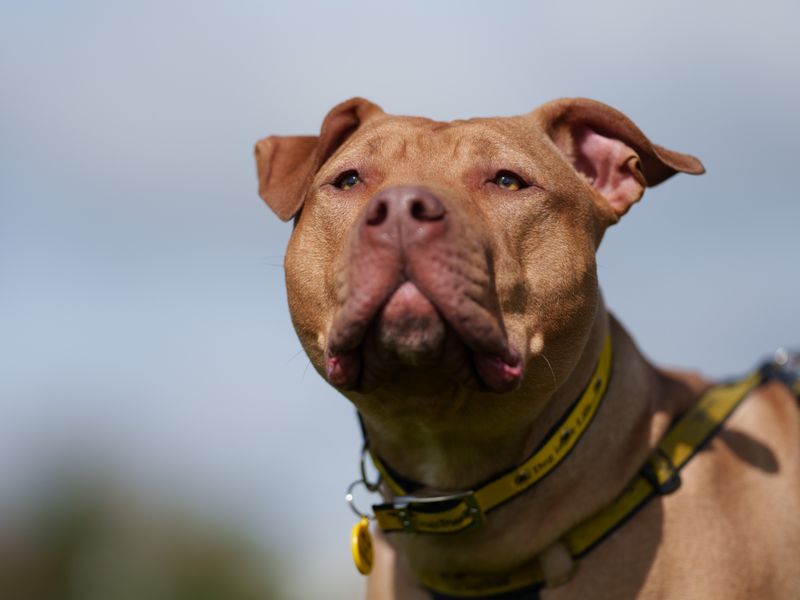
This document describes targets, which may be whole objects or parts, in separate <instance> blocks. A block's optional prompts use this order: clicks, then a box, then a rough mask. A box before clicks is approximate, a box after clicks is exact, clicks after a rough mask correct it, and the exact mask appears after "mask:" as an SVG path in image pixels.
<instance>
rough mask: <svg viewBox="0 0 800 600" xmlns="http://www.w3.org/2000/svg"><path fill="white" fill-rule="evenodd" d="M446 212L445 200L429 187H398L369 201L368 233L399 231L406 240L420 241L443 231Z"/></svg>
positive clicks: (366, 220) (366, 212)
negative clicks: (428, 188) (430, 190)
mask: <svg viewBox="0 0 800 600" xmlns="http://www.w3.org/2000/svg"><path fill="white" fill-rule="evenodd" d="M446 213H447V211H446V210H445V208H444V205H443V204H442V202H441V201H440V200H439V199H438V198H437V197H436V196H434V195H433V194H432V193H431V192H429V191H428V190H426V189H425V188H422V187H417V186H410V185H402V186H395V187H391V188H387V189H385V190H383V191H381V192H380V193H379V194H377V195H376V196H375V197H373V198H372V199H371V200H370V201H369V203H368V204H367V208H366V211H365V213H364V225H365V226H366V227H365V229H366V231H365V233H366V234H367V235H369V236H372V235H376V234H386V233H389V234H390V235H391V234H392V233H395V232H399V233H400V234H401V235H400V237H401V239H403V240H404V241H405V242H410V241H412V240H419V239H420V238H425V237H428V236H430V235H436V233H437V232H440V231H441V230H442V229H443V226H444V221H445V215H446Z"/></svg>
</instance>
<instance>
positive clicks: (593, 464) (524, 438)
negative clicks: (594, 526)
mask: <svg viewBox="0 0 800 600" xmlns="http://www.w3.org/2000/svg"><path fill="white" fill-rule="evenodd" d="M609 332H610V334H611V336H612V344H613V353H614V359H613V368H612V375H611V380H610V382H609V387H608V390H607V392H606V396H605V398H604V399H603V403H602V405H601V407H600V409H599V411H598V413H597V415H596V416H595V419H594V422H593V423H592V425H591V426H590V427H589V429H588V430H587V432H586V433H585V435H584V437H583V439H581V441H580V443H579V444H578V446H577V447H576V448H575V449H574V451H573V452H572V454H571V455H570V457H569V459H568V460H566V461H565V462H564V463H563V464H562V465H560V466H559V467H558V468H557V469H556V470H555V471H554V472H553V473H551V475H550V476H548V478H547V479H546V480H544V481H542V482H541V483H539V484H538V485H536V486H535V487H534V488H533V489H531V490H529V491H527V492H526V493H525V494H523V495H522V496H521V497H519V498H518V499H516V500H515V501H513V502H512V503H510V504H509V505H508V506H506V507H504V508H503V509H501V510H498V511H496V512H494V513H492V515H490V517H489V518H488V520H487V522H486V524H485V525H484V526H483V528H482V531H481V532H479V533H477V534H476V535H474V536H472V535H471V536H470V537H469V539H467V540H462V542H463V543H461V542H460V543H459V549H460V551H459V553H458V556H457V557H456V556H455V554H454V553H453V552H443V550H444V549H445V548H446V547H447V543H448V542H447V540H442V538H440V537H437V536H424V535H423V536H405V535H403V534H396V535H393V536H391V538H392V542H393V543H394V544H395V545H396V546H397V547H398V549H400V550H401V552H403V553H404V554H406V555H407V556H408V557H410V560H411V562H412V569H414V568H417V569H419V568H423V566H424V568H431V567H433V568H436V569H440V570H447V569H448V568H454V567H458V568H468V567H469V565H470V564H475V565H486V564H496V565H503V566H504V567H505V568H513V567H514V566H516V565H518V564H519V563H521V562H523V561H525V560H530V559H531V558H533V557H535V556H537V555H538V554H539V553H540V552H542V551H543V550H544V549H545V548H546V547H548V546H549V545H551V544H552V543H554V542H555V541H557V540H558V539H559V538H560V537H561V536H562V535H563V534H564V533H565V532H566V531H567V530H569V529H570V528H571V527H573V526H574V525H576V524H577V523H579V522H580V521H582V520H583V519H585V518H586V517H588V516H589V515H591V514H592V513H594V512H595V511H597V510H598V509H599V508H601V507H603V506H604V505H606V504H608V503H610V502H611V501H612V500H613V499H614V497H615V496H616V495H617V494H618V493H619V492H620V491H621V490H622V489H623V487H624V486H625V484H626V483H627V482H628V481H629V480H630V479H631V477H633V476H634V474H635V473H636V472H637V471H638V470H639V469H640V468H641V466H642V465H643V463H644V462H645V460H646V457H647V456H648V454H649V453H650V451H651V450H652V448H653V447H654V446H655V445H656V444H657V442H658V440H659V439H660V438H661V437H662V436H663V434H664V432H665V431H666V429H667V428H668V426H669V424H670V422H671V420H672V418H673V416H674V415H675V414H676V412H677V411H678V410H679V409H680V407H681V406H682V405H685V404H687V403H688V402H690V401H691V398H693V397H695V396H696V395H697V393H698V391H699V390H700V388H701V387H702V383H701V382H699V381H681V380H679V379H676V378H674V377H668V376H666V375H664V374H663V373H661V372H659V371H657V370H656V369H654V368H653V367H652V366H651V365H650V364H649V363H648V361H647V360H646V359H645V358H644V357H643V356H642V354H641V353H640V352H639V350H638V348H636V346H635V344H634V343H633V341H632V340H631V339H630V337H629V336H628V335H627V333H626V332H625V331H624V329H623V328H622V327H621V326H620V325H619V323H618V322H617V321H616V320H615V319H614V318H613V317H610V316H609V315H607V314H606V313H605V312H603V313H602V316H601V317H600V318H598V319H596V320H595V323H594V325H593V328H592V332H591V334H590V335H589V337H588V341H587V343H586V346H585V351H584V352H583V355H582V356H581V357H580V359H579V360H578V361H577V365H576V368H575V369H574V375H573V376H571V377H570V378H569V379H568V380H567V381H566V382H565V384H564V385H562V386H561V387H560V388H559V390H558V391H557V392H556V393H555V394H553V395H552V396H551V397H550V398H548V401H547V402H546V403H544V405H543V406H538V407H537V406H533V407H531V412H532V413H533V414H535V418H533V420H532V421H528V422H526V423H524V427H520V428H519V430H513V429H512V430H509V429H508V428H507V423H508V419H507V416H506V417H505V419H503V423H504V426H506V429H505V430H502V434H501V435H497V436H494V437H493V436H492V433H493V428H492V423H491V421H489V422H486V421H484V423H483V424H482V425H481V426H479V427H470V428H469V431H467V432H466V433H465V434H464V436H463V439H462V437H461V436H459V435H457V434H456V435H451V436H437V435H436V433H437V432H436V431H432V432H431V431H427V432H426V431H424V430H422V431H423V433H421V434H418V438H417V439H416V440H414V442H411V443H409V441H408V439H405V440H403V441H402V442H401V443H400V444H399V445H395V444H393V443H391V442H392V441H394V440H392V436H391V435H386V436H382V435H381V434H382V433H383V431H382V430H383V428H382V427H374V428H373V429H372V430H370V425H369V420H368V421H367V422H368V424H367V427H368V435H369V436H370V439H371V440H375V442H376V443H375V446H376V447H377V453H378V454H379V455H380V456H381V457H382V458H383V459H384V460H385V461H386V462H388V463H389V464H390V465H392V466H396V468H398V470H399V471H400V472H401V473H402V474H404V475H406V476H408V477H410V478H412V479H414V480H416V481H419V482H421V483H423V484H426V486H427V489H423V493H424V492H425V491H430V492H431V493H435V492H439V491H442V490H443V489H444V490H445V491H453V490H464V489H469V488H470V487H471V486H473V485H474V484H475V483H476V481H479V480H481V479H485V478H486V477H489V476H492V475H494V474H496V473H497V472H500V471H503V470H505V469H508V468H510V467H513V466H516V465H518V464H520V463H521V462H522V461H524V459H525V458H527V456H528V455H530V453H531V452H532V451H533V449H534V448H535V447H536V446H537V445H538V444H539V443H540V442H541V440H542V439H543V438H544V437H545V435H546V432H547V431H548V430H549V429H550V428H551V427H552V425H553V423H555V422H556V421H557V420H558V419H559V418H560V417H561V416H562V415H563V414H564V412H565V411H566V410H567V408H568V407H569V405H570V404H571V403H572V402H573V401H574V400H575V398H576V397H577V396H578V395H579V394H580V392H581V389H582V388H583V387H584V386H585V385H586V382H587V380H588V377H589V374H590V373H591V371H592V369H593V367H594V365H595V363H596V361H597V358H598V356H599V353H600V349H601V347H602V341H603V339H604V338H605V336H606V335H607V334H608V333H609ZM389 431H392V432H395V433H396V428H391V427H390V428H389ZM481 436H482V437H481ZM387 438H388V442H389V443H387ZM487 457H489V458H488V459H487ZM481 461H483V462H481ZM413 465H424V467H422V466H420V467H418V468H416V469H415V468H414V467H413ZM459 477H460V478H462V479H461V480H460V481H459V480H458V478H459ZM440 482H444V483H440Z"/></svg>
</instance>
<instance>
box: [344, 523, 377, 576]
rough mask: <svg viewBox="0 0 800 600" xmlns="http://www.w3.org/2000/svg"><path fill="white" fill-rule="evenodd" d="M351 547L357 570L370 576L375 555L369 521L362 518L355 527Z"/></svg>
mask: <svg viewBox="0 0 800 600" xmlns="http://www.w3.org/2000/svg"><path fill="white" fill-rule="evenodd" d="M350 545H351V546H352V551H353V561H354V562H355V563H356V569H358V572H359V573H361V574H362V575H369V573H370V571H372V562H373V553H372V536H371V535H370V533H369V519H367V518H366V517H364V518H362V519H361V520H360V521H359V522H358V523H356V524H355V525H354V526H353V532H352V533H351V534H350Z"/></svg>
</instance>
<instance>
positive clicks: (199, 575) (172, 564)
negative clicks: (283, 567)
mask: <svg viewBox="0 0 800 600" xmlns="http://www.w3.org/2000/svg"><path fill="white" fill-rule="evenodd" d="M11 514H12V517H11V518H7V517H6V518H4V519H3V522H2V523H0V598H2V599H4V600H6V599H8V600H272V599H277V598H279V597H281V592H280V582H279V581H278V574H279V572H280V571H279V569H278V568H277V567H276V566H275V564H274V563H273V562H272V561H271V560H270V558H269V556H268V554H267V553H266V552H265V551H264V550H263V549H261V548H258V547H256V546H255V545H254V544H252V543H250V542H248V541H247V539H246V538H245V536H243V535H242V534H241V533H237V532H234V531H233V530H231V529H230V528H225V527H222V526H221V525H219V524H218V523H214V522H211V521H210V520H208V519H200V518H198V517H197V516H196V515H194V516H190V515H188V514H186V512H185V511H180V510H178V509H176V508H175V507H172V508H171V509H170V508H167V507H165V506H163V505H162V504H161V503H158V504H156V503H153V502H144V501H142V500H141V499H139V500H133V499H132V496H131V495H130V494H124V493H119V491H117V490H113V489H112V488H110V487H109V486H101V485H86V484H82V485H73V486H58V489H56V490H50V491H48V492H46V493H44V494H40V495H39V497H36V498H33V499H31V501H30V502H29V503H28V505H27V506H26V507H24V508H23V509H22V510H15V511H12V513H11Z"/></svg>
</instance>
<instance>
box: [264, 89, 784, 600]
mask: <svg viewBox="0 0 800 600" xmlns="http://www.w3.org/2000/svg"><path fill="white" fill-rule="evenodd" d="M255 153H256V162H257V171H258V180H259V193H260V195H261V197H262V198H263V199H264V200H265V201H266V203H267V204H268V205H269V207H270V208H271V209H272V210H273V211H274V212H275V213H276V214H277V215H278V217H280V218H281V219H282V220H284V221H289V220H293V222H294V229H293V232H292V235H291V238H290V241H289V245H288V249H287V252H286V257H285V274H286V287H287V292H288V301H289V307H290V312H291V317H292V321H293V324H294V327H295V329H296V331H297V334H298V336H299V338H300V341H301V343H302V345H303V348H304V349H305V351H306V353H307V354H308V356H309V358H310V360H311V363H312V364H313V365H314V368H315V369H316V370H317V371H318V372H319V373H320V374H321V375H322V377H324V378H325V379H326V380H327V381H328V382H329V383H330V384H331V385H333V386H334V387H336V388H337V389H338V390H339V391H341V393H342V394H344V395H345V396H346V397H347V398H348V399H349V400H350V401H351V402H352V403H353V404H354V405H355V407H356V408H357V410H358V414H359V417H360V419H361V423H362V426H363V430H364V438H365V446H366V448H367V454H368V455H369V456H370V457H371V458H372V460H373V461H374V463H375V466H376V467H377V469H378V472H379V473H380V475H381V481H380V483H378V484H375V483H372V482H369V481H366V477H365V481H364V484H365V485H367V486H369V487H370V488H371V489H376V490H378V491H379V492H380V493H381V494H382V495H383V502H382V503H379V504H376V505H375V506H374V507H373V513H374V515H372V516H373V517H374V520H375V521H376V522H377V523H373V524H372V526H371V528H370V527H369V526H368V525H366V518H367V517H369V515H366V516H365V519H364V520H362V522H361V523H360V525H359V526H357V527H356V530H354V540H353V543H354V557H355V559H356V562H357V566H358V567H359V569H360V570H362V572H367V571H370V570H371V571H372V573H371V575H370V577H369V580H368V584H367V595H368V597H369V598H373V599H401V600H416V599H420V600H422V599H430V598H435V599H442V598H493V599H498V600H499V599H508V600H511V599H512V598H513V599H522V598H545V599H562V598H596V599H605V598H608V599H614V600H619V599H621V598H681V599H686V598H703V599H708V598H725V599H726V600H730V599H734V598H742V599H744V598H747V599H751V598H790V597H797V595H798V593H800V592H798V590H800V566H798V564H799V563H798V558H797V554H796V553H797V548H800V460H798V459H800V413H799V412H798V409H797V403H796V398H795V395H794V394H793V393H792V390H791V389H790V386H791V385H792V382H793V381H794V380H793V379H792V380H789V379H788V378H787V377H783V378H781V377H776V376H770V373H773V374H774V372H775V371H774V369H773V371H769V370H762V371H759V372H756V373H754V374H753V375H751V376H749V377H747V378H745V379H743V380H742V381H737V382H731V383H729V384H727V385H714V384H713V383H712V382H710V381H707V380H706V379H704V378H702V377H701V376H699V375H697V374H694V373H691V372H678V371H668V370H664V369H660V368H657V367H655V366H653V365H651V364H650V363H649V362H648V361H647V359H646V358H645V357H644V356H643V355H642V353H641V352H640V351H639V350H638V349H637V347H636V345H635V343H634V342H633V341H632V339H631V337H630V336H629V335H628V333H627V332H626V331H625V330H624V329H623V327H622V326H621V325H620V323H619V322H618V321H617V320H616V319H615V318H614V317H613V316H612V315H611V314H610V313H609V312H608V310H607V309H606V307H605V305H604V302H603V299H602V296H601V293H600V288H599V285H598V280H597V268H596V262H595V253H596V251H597V248H598V246H599V245H600V243H601V240H602V239H603V236H604V235H605V233H606V231H607V229H608V228H609V227H610V226H611V225H614V224H616V223H617V222H618V221H619V220H620V219H621V218H622V217H623V216H624V215H625V213H627V211H628V210H629V209H630V208H631V206H632V205H633V204H634V203H636V202H637V201H638V200H639V199H640V198H641V197H642V194H643V193H644V191H645V188H647V187H649V186H654V185H656V184H658V183H661V182H662V181H664V180H666V179H668V178H670V177H671V176H673V175H675V174H677V173H687V174H692V175H699V174H701V173H703V172H704V168H703V165H702V164H701V162H700V161H699V160H698V159H697V158H694V157H693V156H690V155H688V154H683V153H679V152H674V151H672V150H668V149H666V148H663V147H661V146H658V145H656V144H654V143H652V142H651V141H650V140H649V139H648V138H647V137H646V136H645V135H644V133H642V131H641V130H640V129H639V128H638V127H637V126H636V125H635V124H634V123H633V122H632V121H631V120H630V119H629V118H627V117H626V116H625V115H623V114H622V113H620V112H619V111H617V110H615V109H613V108H611V107H609V106H607V105H605V104H602V103H600V102H596V101H593V100H588V99H582V98H568V99H560V100H556V101H553V102H550V103H547V104H544V105H542V106H540V107H539V108H537V109H536V110H534V111H533V112H531V113H529V114H526V115H523V116H516V117H503V118H480V119H470V120H459V121H453V122H437V121H432V120H429V119H425V118H420V117H401V116H392V115H389V114H386V113H384V111H383V110H382V109H381V108H379V107H378V106H377V105H375V104H373V103H371V102H369V101H367V100H364V99H361V98H354V99H351V100H348V101H346V102H343V103H342V104H339V105H338V106H336V107H334V108H333V109H332V110H331V111H330V112H329V113H328V115H327V116H326V117H325V119H324V122H323V123H322V128H321V131H320V133H319V135H317V136H297V137H292V136H289V137H278V136H272V137H267V138H265V139H262V140H261V141H259V142H258V143H257V145H256V151H255ZM654 310H657V307H654ZM784 375H785V373H784ZM362 467H363V464H362ZM370 529H371V531H370ZM373 534H374V548H373V546H372V543H373V542H372V541H371V540H372V538H371V536H372V535H373ZM373 550H374V555H373Z"/></svg>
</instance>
